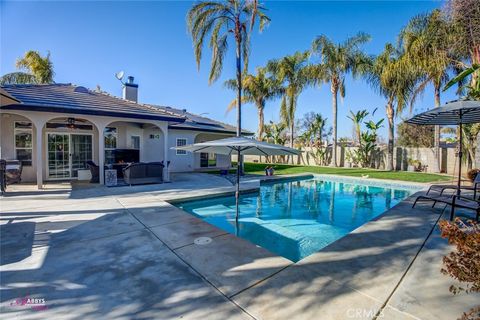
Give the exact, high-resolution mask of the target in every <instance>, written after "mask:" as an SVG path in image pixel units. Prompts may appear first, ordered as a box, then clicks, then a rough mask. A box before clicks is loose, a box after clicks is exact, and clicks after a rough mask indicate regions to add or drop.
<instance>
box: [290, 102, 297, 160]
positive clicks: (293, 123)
mask: <svg viewBox="0 0 480 320" xmlns="http://www.w3.org/2000/svg"><path fill="white" fill-rule="evenodd" d="M290 103H291V105H290V111H291V114H290V148H292V149H293V143H294V140H295V139H294V134H295V132H294V131H295V104H296V103H297V100H296V99H295V98H293V97H292V99H290ZM289 157H290V158H291V159H292V161H291V162H292V164H295V159H293V155H292V156H289Z"/></svg>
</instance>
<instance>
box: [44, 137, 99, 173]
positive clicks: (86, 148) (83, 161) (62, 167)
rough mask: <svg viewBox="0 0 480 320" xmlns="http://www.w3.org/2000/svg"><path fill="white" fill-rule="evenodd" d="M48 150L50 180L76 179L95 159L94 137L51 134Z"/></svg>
mask: <svg viewBox="0 0 480 320" xmlns="http://www.w3.org/2000/svg"><path fill="white" fill-rule="evenodd" d="M47 148H48V178H49V179H68V178H76V177H78V170H80V169H86V168H87V161H91V160H92V158H93V154H92V153H93V151H92V150H93V145H92V135H86V134H69V133H49V134H48V145H47Z"/></svg>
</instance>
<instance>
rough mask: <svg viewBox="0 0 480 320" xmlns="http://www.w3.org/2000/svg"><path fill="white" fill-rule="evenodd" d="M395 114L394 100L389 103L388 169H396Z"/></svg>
mask: <svg viewBox="0 0 480 320" xmlns="http://www.w3.org/2000/svg"><path fill="white" fill-rule="evenodd" d="M394 116H395V112H394V110H393V102H392V101H389V102H388V104H387V118H388V147H387V163H386V168H385V169H386V170H387V171H392V170H393V169H394V166H393V142H394V137H395V133H394V130H395V127H394V121H393V118H394Z"/></svg>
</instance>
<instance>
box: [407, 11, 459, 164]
mask: <svg viewBox="0 0 480 320" xmlns="http://www.w3.org/2000/svg"><path fill="white" fill-rule="evenodd" d="M452 36H454V35H453V34H452V29H451V27H450V25H449V24H448V22H447V21H446V20H445V19H444V17H443V15H442V13H441V11H440V10H434V11H432V12H431V13H429V14H422V15H418V16H416V17H414V18H412V19H411V20H410V22H409V23H408V24H407V26H406V27H405V28H404V29H403V30H402V31H401V32H400V37H399V42H400V44H401V45H402V46H403V50H404V51H405V61H406V63H408V64H410V66H409V68H417V69H418V75H419V77H418V85H417V87H416V89H415V91H414V93H413V95H412V100H411V103H410V109H411V108H412V107H413V104H414V103H415V100H416V97H417V96H418V95H419V94H421V93H422V92H424V91H425V88H426V87H427V85H428V84H432V85H433V88H434V103H435V108H438V107H440V104H441V101H440V92H441V88H442V86H443V85H444V84H445V83H446V82H447V81H448V76H449V71H450V70H451V69H452V68H453V67H454V61H456V60H457V59H455V57H454V56H453V51H452V50H451V49H450V47H451V46H450V43H451V41H450V38H451V37H452ZM434 144H435V146H434V148H435V158H436V159H435V164H436V166H435V168H434V171H435V172H440V126H435V136H434Z"/></svg>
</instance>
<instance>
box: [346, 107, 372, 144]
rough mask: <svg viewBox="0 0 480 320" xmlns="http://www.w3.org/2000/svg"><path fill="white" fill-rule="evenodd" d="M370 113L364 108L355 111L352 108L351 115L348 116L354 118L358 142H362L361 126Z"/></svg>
mask: <svg viewBox="0 0 480 320" xmlns="http://www.w3.org/2000/svg"><path fill="white" fill-rule="evenodd" d="M369 114H370V113H369V112H368V111H367V110H366V109H364V110H359V111H357V112H353V111H352V110H350V115H348V116H347V118H349V119H350V120H352V122H353V125H354V127H355V135H356V139H357V143H360V142H361V134H362V133H361V127H362V123H363V119H365V118H366V117H367V116H368V115H369Z"/></svg>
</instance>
